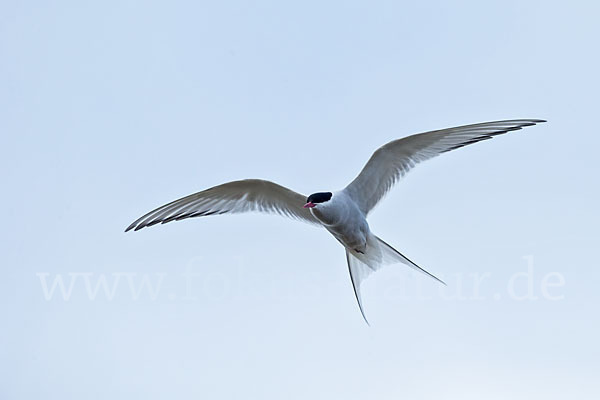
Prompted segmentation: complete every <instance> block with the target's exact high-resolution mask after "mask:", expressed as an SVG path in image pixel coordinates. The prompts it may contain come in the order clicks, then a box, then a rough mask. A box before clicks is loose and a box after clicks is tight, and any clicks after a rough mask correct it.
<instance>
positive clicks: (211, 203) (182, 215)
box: [125, 179, 320, 232]
mask: <svg viewBox="0 0 600 400" xmlns="http://www.w3.org/2000/svg"><path fill="white" fill-rule="evenodd" d="M305 200H306V197H305V196H303V195H301V194H300V193H296V192H294V191H293V190H290V189H287V188H285V187H283V186H281V185H278V184H276V183H273V182H270V181H265V180H261V179H245V180H241V181H234V182H228V183H224V184H222V185H218V186H215V187H212V188H210V189H206V190H203V191H202V192H198V193H194V194H191V195H189V196H186V197H183V198H181V199H178V200H175V201H172V202H171V203H168V204H165V205H164V206H161V207H159V208H157V209H155V210H153V211H150V212H149V213H147V214H145V215H143V216H142V217H140V218H138V219H137V220H135V221H134V222H133V223H132V224H131V225H129V226H128V227H127V229H125V232H127V231H129V230H131V229H134V230H136V231H137V230H140V229H142V228H144V227H147V226H152V225H155V224H158V223H162V224H164V223H167V222H171V221H179V220H182V219H186V218H193V217H202V216H208V215H213V214H225V213H242V212H250V211H260V212H266V213H274V214H280V215H283V216H286V217H290V218H294V219H298V220H301V221H304V222H308V223H311V224H316V225H320V222H319V221H318V220H317V219H316V218H315V217H314V216H313V215H312V214H311V213H310V211H309V209H307V208H303V207H302V206H303V205H304V202H305Z"/></svg>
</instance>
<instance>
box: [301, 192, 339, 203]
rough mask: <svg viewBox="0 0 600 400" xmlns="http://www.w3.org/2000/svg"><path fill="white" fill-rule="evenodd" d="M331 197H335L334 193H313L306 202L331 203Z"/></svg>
mask: <svg viewBox="0 0 600 400" xmlns="http://www.w3.org/2000/svg"><path fill="white" fill-rule="evenodd" d="M331 196H333V193H331V192H319V193H313V194H311V195H310V196H308V199H306V202H307V203H314V204H319V203H325V202H326V201H329V200H330V199H331Z"/></svg>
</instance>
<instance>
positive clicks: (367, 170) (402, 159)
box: [344, 119, 546, 214]
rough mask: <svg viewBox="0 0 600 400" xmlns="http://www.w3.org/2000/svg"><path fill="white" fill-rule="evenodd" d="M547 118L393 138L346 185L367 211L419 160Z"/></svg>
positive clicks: (485, 123) (361, 206)
mask: <svg viewBox="0 0 600 400" xmlns="http://www.w3.org/2000/svg"><path fill="white" fill-rule="evenodd" d="M541 122H546V121H544V120H539V119H518V120H508V121H495V122H484V123H480V124H473V125H465V126H459V127H455V128H448V129H442V130H437V131H431V132H425V133H420V134H416V135H412V136H408V137H405V138H402V139H398V140H394V141H392V142H389V143H387V144H386V145H384V146H382V147H380V148H379V149H377V151H375V153H373V155H372V156H371V158H370V159H369V161H368V162H367V164H366V165H365V166H364V168H363V169H362V171H361V172H360V174H359V175H358V176H357V177H356V178H355V179H354V180H353V181H352V182H351V183H350V184H349V185H348V186H347V187H346V188H345V189H344V190H345V191H346V192H347V193H348V194H349V195H350V197H352V198H353V199H354V201H355V202H357V204H358V206H359V207H360V209H361V211H363V212H364V213H365V214H367V213H368V212H369V211H371V210H372V209H373V208H374V207H375V205H377V203H378V202H379V201H380V200H381V199H382V198H383V196H385V194H386V193H387V192H388V191H389V190H390V189H391V188H392V186H393V185H394V184H395V183H396V182H397V181H398V180H399V179H400V178H401V177H402V176H404V175H405V174H406V173H407V172H408V171H409V170H410V169H412V168H413V167H414V166H415V165H417V164H418V163H420V162H422V161H425V160H428V159H430V158H433V157H436V156H438V155H440V154H442V153H445V152H448V151H451V150H454V149H458V148H460V147H463V146H466V145H469V144H473V143H477V142H480V141H482V140H487V139H491V138H492V137H494V136H497V135H501V134H503V133H506V132H510V131H516V130H519V129H521V128H523V127H526V126H531V125H535V124H537V123H541Z"/></svg>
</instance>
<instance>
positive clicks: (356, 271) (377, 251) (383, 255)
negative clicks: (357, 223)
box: [346, 235, 445, 325]
mask: <svg viewBox="0 0 600 400" xmlns="http://www.w3.org/2000/svg"><path fill="white" fill-rule="evenodd" d="M346 261H347V262H348V270H349V271H350V279H351V280H352V286H353V287H354V295H355V296H356V301H357V302H358V308H360V313H361V314H362V316H363V318H364V320H365V322H366V323H367V325H369V321H368V320H367V317H366V316H365V312H364V308H363V305H362V299H361V296H360V285H361V283H362V282H363V281H364V280H365V279H366V278H367V277H368V276H369V275H371V273H373V272H375V271H377V270H378V269H380V268H382V267H383V266H384V265H389V264H397V263H402V264H404V265H407V266H409V267H411V268H412V269H414V270H415V271H419V272H422V273H423V274H425V275H427V276H430V277H431V278H433V279H435V280H436V281H438V282H440V283H442V284H444V285H445V283H444V281H442V280H441V279H439V278H437V277H436V276H434V275H432V274H430V273H429V272H427V271H425V270H424V269H423V268H421V267H419V266H418V265H417V264H415V263H414V262H412V261H410V260H409V259H408V258H406V257H405V256H404V255H402V254H401V253H400V252H399V251H398V250H396V249H394V248H393V247H392V246H390V245H389V244H387V243H386V242H384V241H383V240H381V239H379V238H378V237H377V236H375V235H370V236H369V238H368V239H367V251H366V252H365V253H364V254H361V253H357V252H354V251H349V250H348V249H346Z"/></svg>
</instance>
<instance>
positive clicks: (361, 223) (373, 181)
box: [125, 119, 545, 324]
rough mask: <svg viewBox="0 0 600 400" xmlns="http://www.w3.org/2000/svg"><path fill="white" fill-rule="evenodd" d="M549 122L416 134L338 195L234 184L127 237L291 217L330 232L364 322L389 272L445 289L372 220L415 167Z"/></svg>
mask: <svg viewBox="0 0 600 400" xmlns="http://www.w3.org/2000/svg"><path fill="white" fill-rule="evenodd" d="M541 122H545V121H544V120H539V119H516V120H508V121H495V122H484V123H480V124H473V125H465V126H459V127H455V128H448V129H441V130H436V131H431V132H425V133H419V134H416V135H412V136H408V137H405V138H402V139H398V140H394V141H392V142H389V143H388V144H386V145H384V146H382V147H380V148H379V149H377V151H375V153H373V155H372V156H371V158H370V159H369V161H368V162H367V164H366V165H365V166H364V168H363V169H362V171H361V172H360V174H358V176H357V177H356V178H355V179H354V180H353V181H352V182H350V184H349V185H348V186H346V187H345V188H344V189H342V190H340V191H337V192H318V193H313V194H311V195H310V196H308V197H306V196H303V195H302V194H300V193H297V192H294V191H293V190H290V189H288V188H286V187H283V186H281V185H278V184H276V183H274V182H270V181H266V180H261V179H245V180H240V181H233V182H228V183H224V184H222V185H218V186H215V187H212V188H210V189H206V190H203V191H201V192H198V193H195V194H191V195H189V196H186V197H183V198H181V199H179V200H175V201H172V202H170V203H168V204H165V205H164V206H162V207H159V208H157V209H156V210H153V211H150V212H149V213H147V214H145V215H144V216H142V217H140V218H138V219H137V220H135V221H134V222H133V223H132V224H131V225H129V226H128V227H127V229H126V230H125V232H127V231H129V230H131V229H134V230H136V231H137V230H140V229H142V228H145V227H147V226H152V225H155V224H158V223H161V224H165V223H167V222H171V221H179V220H182V219H186V218H193V217H204V216H208V215H220V214H226V213H242V212H248V211H262V212H266V213H275V214H280V215H284V216H286V217H291V218H294V219H297V220H301V221H304V222H308V223H311V224H314V225H317V226H320V227H323V228H325V229H327V230H328V231H329V232H330V233H331V234H332V235H333V236H334V237H335V238H336V239H337V240H338V241H339V242H340V243H341V244H342V246H344V249H345V250H346V261H347V263H348V270H349V272H350V279H351V281H352V285H353V288H354V295H355V296H356V300H357V301H358V306H359V309H360V312H361V314H362V316H363V318H364V320H365V322H367V324H368V321H367V318H366V316H365V313H364V309H363V305H362V301H361V296H360V285H361V282H362V281H363V280H364V279H365V278H367V277H368V276H369V275H370V274H371V273H372V272H374V271H377V270H378V269H380V268H381V267H383V266H384V265H388V264H395V263H402V264H405V265H407V266H408V267H410V268H412V269H414V270H416V271H419V272H422V273H424V274H426V275H428V276H430V277H432V278H433V279H435V280H437V281H439V282H441V283H444V282H442V281H441V280H440V279H438V278H436V277H435V276H434V275H432V274H430V273H429V272H427V271H425V270H424V269H423V268H421V267H419V266H418V265H416V264H415V263H414V262H412V261H411V260H409V259H408V258H406V257H405V256H404V255H402V254H401V253H400V252H399V251H397V250H395V249H394V248H393V247H392V246H390V245H389V244H387V243H386V242H384V241H383V240H381V239H380V238H378V237H377V236H375V234H373V233H372V232H371V229H370V228H369V224H368V222H367V216H368V214H369V212H370V211H371V210H372V209H373V208H374V207H375V205H377V203H378V202H379V201H380V200H381V199H382V198H383V197H384V196H385V194H386V193H387V192H388V191H389V190H390V189H391V188H392V186H394V184H395V183H396V182H397V181H398V180H399V179H400V178H402V177H403V176H404V174H406V173H407V172H408V171H409V170H410V169H411V168H413V167H414V166H415V165H417V164H418V163H420V162H422V161H425V160H428V159H430V158H433V157H436V156H438V155H440V154H442V153H445V152H447V151H451V150H454V149H458V148H460V147H463V146H466V145H469V144H473V143H477V142H479V141H482V140H486V139H491V138H492V137H494V136H497V135H501V134H503V133H507V132H510V131H516V130H519V129H521V128H523V127H526V126H531V125H535V124H537V123H541Z"/></svg>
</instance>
